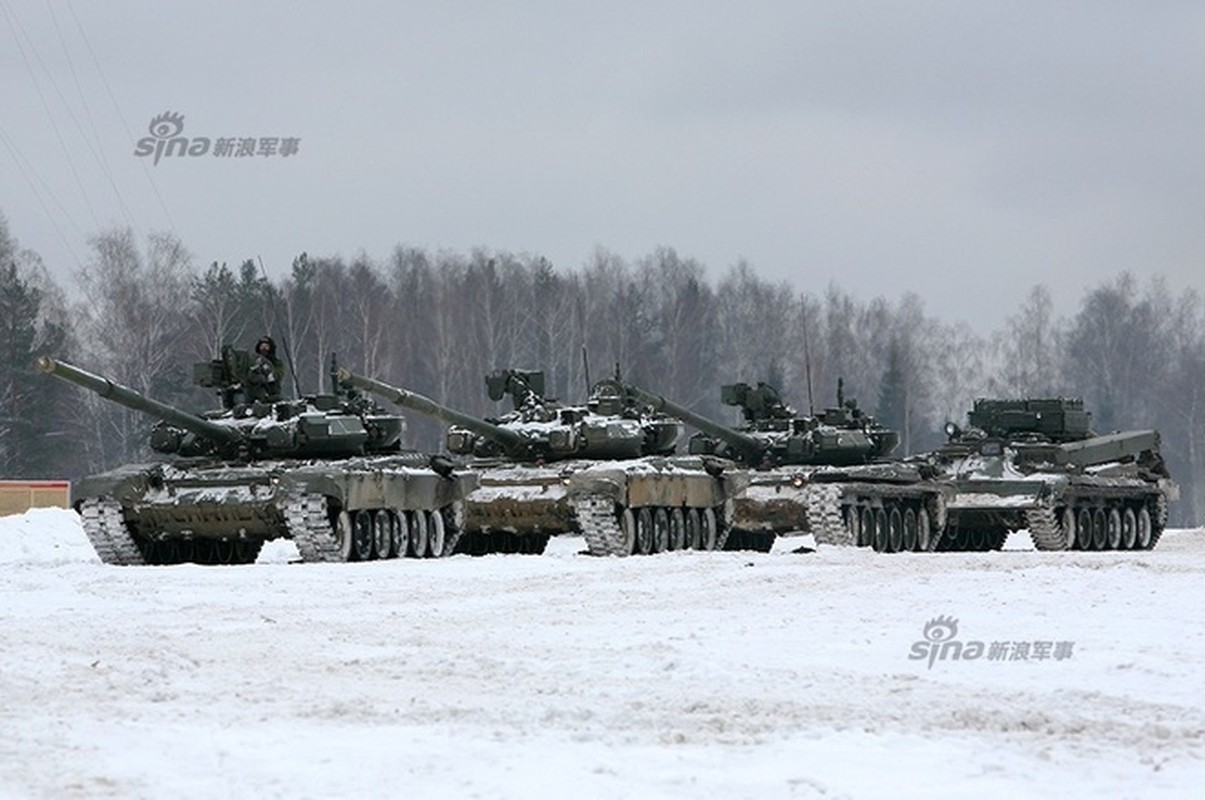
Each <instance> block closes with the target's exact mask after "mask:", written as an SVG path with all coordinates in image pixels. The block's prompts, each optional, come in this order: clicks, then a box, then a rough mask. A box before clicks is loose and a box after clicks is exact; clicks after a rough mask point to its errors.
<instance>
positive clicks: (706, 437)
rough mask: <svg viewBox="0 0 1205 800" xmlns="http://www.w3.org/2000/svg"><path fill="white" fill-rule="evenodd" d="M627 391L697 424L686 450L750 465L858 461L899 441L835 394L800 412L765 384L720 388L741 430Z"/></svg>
mask: <svg viewBox="0 0 1205 800" xmlns="http://www.w3.org/2000/svg"><path fill="white" fill-rule="evenodd" d="M626 389H627V391H629V392H630V393H632V394H633V395H634V396H635V397H637V398H639V399H640V400H641V401H642V402H645V403H648V404H649V406H651V407H652V408H653V409H655V410H657V411H663V412H665V413H667V414H671V415H673V416H675V417H678V418H679V419H681V420H682V421H684V422H686V423H688V424H690V425H693V426H694V427H696V428H698V429H699V431H700V433H699V434H696V435H695V436H694V437H692V439H691V442H690V451H691V452H692V453H697V454H712V455H718V456H723V457H725V458H731V459H733V460H735V461H739V462H741V463H743V464H747V465H749V466H753V467H774V466H780V465H833V466H840V465H850V464H863V463H867V462H869V461H872V460H874V459H877V458H882V457H884V456H887V455H888V454H890V453H891V452H892V451H893V450H894V449H895V447H896V445H897V444H898V442H899V436H898V434H896V433H895V432H894V431H891V430H888V429H886V428H883V427H882V426H880V425H877V424H876V423H875V421H874V419H873V418H872V417H869V416H867V415H865V414H863V413H862V412H861V410H860V409H858V407H857V403H855V402H853V401H852V400H851V401H846V400H845V399H844V398H843V397H839V400H838V406H837V407H836V408H830V409H826V410H825V411H824V412H823V413H822V414H821V415H820V416H815V417H809V416H800V415H798V414H796V413H795V411H794V409H792V408H791V407H790V406H788V405H786V404H785V403H783V402H782V400H781V398H780V397H779V395H778V391H777V390H776V389H774V388H773V387H772V386H770V385H769V384H766V383H759V384H757V386H750V385H749V384H747V383H734V384H728V385H726V386H723V387H721V390H720V399H721V401H722V402H723V403H724V404H725V405H730V406H736V407H738V408H740V409H741V412H742V415H743V416H744V420H745V424H744V426H743V427H741V428H739V429H738V428H734V427H730V426H728V425H723V424H721V423H719V422H716V421H714V420H712V419H709V418H707V417H705V416H703V415H701V414H697V413H695V412H693V411H691V410H690V409H688V408H685V407H684V406H681V405H678V404H677V403H674V402H671V401H669V400H666V399H665V398H664V397H661V396H659V395H655V394H652V393H650V392H647V391H645V390H643V389H641V388H639V387H636V386H631V385H628V386H627V387H626Z"/></svg>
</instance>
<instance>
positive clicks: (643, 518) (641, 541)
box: [636, 506, 653, 556]
mask: <svg viewBox="0 0 1205 800" xmlns="http://www.w3.org/2000/svg"><path fill="white" fill-rule="evenodd" d="M651 552H653V512H652V511H651V510H649V508H648V506H645V507H644V508H641V509H638V510H637V511H636V554H637V555H641V556H647V555H648V554H649V553H651Z"/></svg>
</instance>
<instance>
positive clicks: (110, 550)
mask: <svg viewBox="0 0 1205 800" xmlns="http://www.w3.org/2000/svg"><path fill="white" fill-rule="evenodd" d="M79 514H80V519H81V520H82V522H83V525H84V534H85V535H86V536H87V537H88V541H89V542H90V543H91V544H92V549H93V550H95V551H96V555H97V556H99V557H100V560H101V561H102V562H103V563H105V564H113V565H116V566H121V567H125V566H143V565H145V564H146V559H145V558H143V556H142V551H141V550H140V549H139V548H138V543H137V542H136V541H134V535H133V534H132V533H131V532H130V529H129V528H128V527H127V526H126V523H125V519H124V518H123V517H122V515H121V505H120V504H119V503H116V502H114V501H112V500H104V499H101V498H98V497H94V498H89V499H88V500H85V501H84V502H82V503H80V508H79Z"/></svg>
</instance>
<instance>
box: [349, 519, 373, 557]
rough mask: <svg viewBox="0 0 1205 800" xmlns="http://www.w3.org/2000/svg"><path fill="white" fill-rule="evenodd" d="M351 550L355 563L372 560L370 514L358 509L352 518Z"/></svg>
mask: <svg viewBox="0 0 1205 800" xmlns="http://www.w3.org/2000/svg"><path fill="white" fill-rule="evenodd" d="M351 521H352V549H354V550H355V551H356V560H357V561H369V560H371V559H372V512H371V511H365V510H364V509H360V510H359V511H357V512H356V514H355V516H354V517H352V520H351Z"/></svg>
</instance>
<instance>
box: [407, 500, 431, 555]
mask: <svg viewBox="0 0 1205 800" xmlns="http://www.w3.org/2000/svg"><path fill="white" fill-rule="evenodd" d="M406 513H408V514H409V515H410V554H411V555H413V556H414V557H415V558H423V557H424V556H426V555H427V515H426V514H424V513H423V512H421V511H408V512H406Z"/></svg>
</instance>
